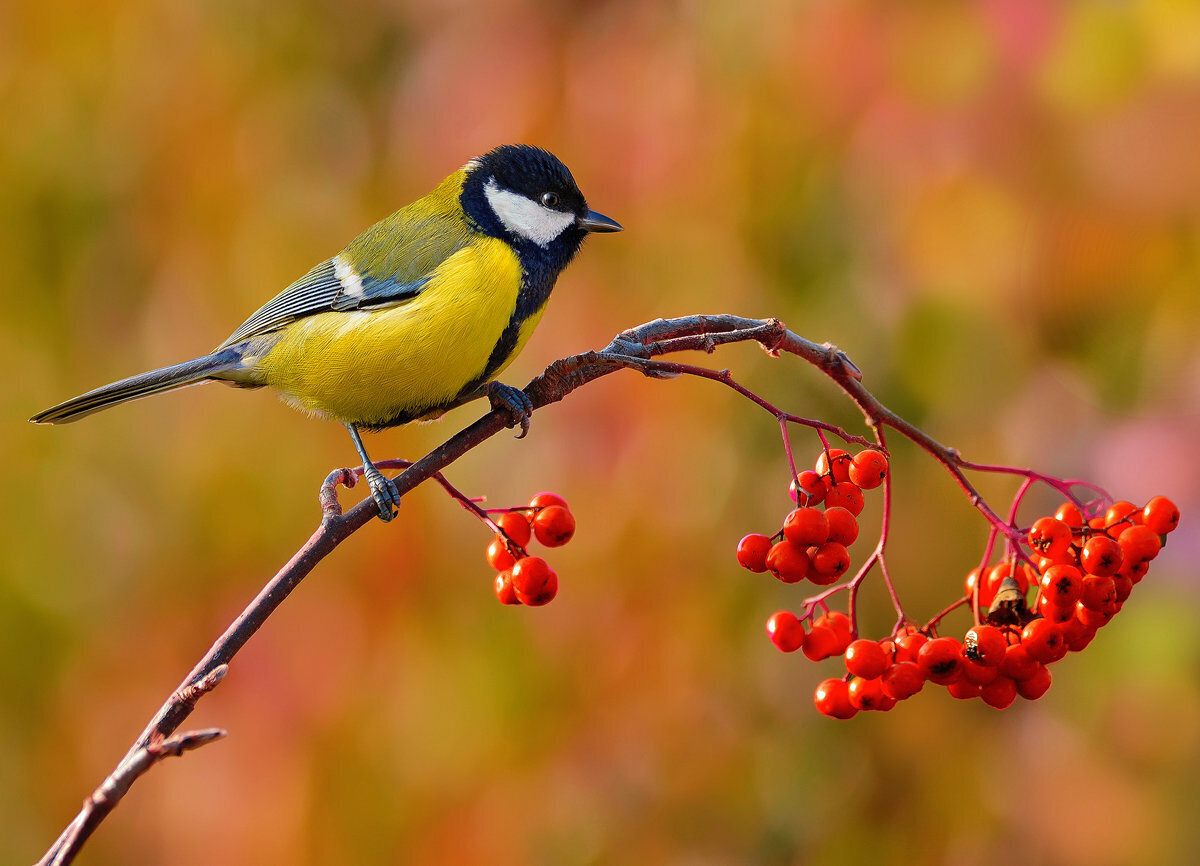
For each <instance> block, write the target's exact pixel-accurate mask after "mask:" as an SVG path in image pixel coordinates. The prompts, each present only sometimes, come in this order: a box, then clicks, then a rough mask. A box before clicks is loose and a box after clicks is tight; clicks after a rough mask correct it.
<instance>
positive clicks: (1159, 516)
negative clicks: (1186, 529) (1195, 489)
mask: <svg viewBox="0 0 1200 866" xmlns="http://www.w3.org/2000/svg"><path fill="white" fill-rule="evenodd" d="M1142 520H1143V521H1144V522H1145V524H1146V526H1147V527H1148V528H1149V529H1150V530H1151V531H1153V532H1155V533H1157V534H1158V535H1166V534H1167V533H1169V532H1171V531H1172V530H1174V529H1175V527H1176V526H1178V525H1179V509H1178V508H1176V507H1175V503H1174V502H1172V501H1171V500H1170V499H1167V497H1165V496H1155V497H1154V498H1153V499H1151V500H1150V501H1149V502H1147V503H1146V507H1145V508H1143V509H1142Z"/></svg>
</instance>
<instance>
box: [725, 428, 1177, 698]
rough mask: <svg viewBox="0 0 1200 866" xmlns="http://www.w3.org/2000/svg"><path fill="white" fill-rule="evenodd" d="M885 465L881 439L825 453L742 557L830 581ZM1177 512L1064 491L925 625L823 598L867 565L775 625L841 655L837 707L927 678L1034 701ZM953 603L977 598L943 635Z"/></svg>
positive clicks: (844, 563)
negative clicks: (1084, 499) (863, 622)
mask: <svg viewBox="0 0 1200 866" xmlns="http://www.w3.org/2000/svg"><path fill="white" fill-rule="evenodd" d="M886 476H887V458H886V457H885V456H884V455H883V454H882V453H881V452H879V451H875V450H873V449H870V450H867V451H863V452H860V453H859V454H857V455H855V456H854V457H853V458H852V457H850V455H849V454H847V453H846V452H844V451H835V450H829V451H826V452H824V453H823V454H822V455H821V457H820V459H819V460H818V461H817V465H816V468H815V471H811V472H804V473H801V474H800V475H799V476H797V478H796V481H795V482H793V485H792V490H793V498H794V499H795V501H796V503H797V506H798V507H797V508H796V509H794V510H793V511H792V512H791V513H790V514H788V516H787V518H786V519H785V520H784V523H783V528H782V529H781V530H780V532H778V533H776V535H774V536H770V537H768V536H765V535H759V534H752V535H747V536H746V537H745V538H743V539H742V540H741V542H740V543H739V544H738V550H737V557H738V562H740V563H741V565H742V566H743V567H745V568H747V569H749V570H750V571H754V572H765V571H770V572H771V573H772V574H774V575H775V577H777V578H779V579H780V580H782V581H783V582H785V583H797V582H799V581H801V580H804V579H805V578H808V579H809V580H810V581H812V582H813V583H815V584H817V585H818V586H826V585H828V584H832V583H834V582H835V581H837V580H838V578H840V577H842V576H843V575H844V574H845V573H846V572H847V570H848V569H849V567H850V556H849V553H848V551H847V547H848V546H849V545H850V544H852V543H853V541H854V539H855V537H856V536H857V534H858V526H857V522H856V520H855V515H857V514H858V513H859V511H860V510H861V509H862V501H863V500H862V492H861V491H862V489H870V488H872V487H875V486H877V485H878V484H880V483H881V482H882V481H883V480H884V478H885V477H886ZM835 494H836V495H835ZM831 497H832V501H831ZM821 505H823V506H824V509H823V510H822V509H821V508H819V507H818V506H821ZM1100 507H1102V506H1100ZM1178 524H1179V510H1178V509H1177V508H1176V507H1175V505H1174V504H1173V503H1172V502H1171V501H1170V500H1169V499H1167V498H1166V497H1163V496H1156V497H1154V498H1153V499H1151V500H1150V501H1149V502H1148V503H1147V504H1146V505H1145V507H1143V508H1140V509H1139V508H1137V507H1136V506H1134V505H1133V504H1132V503H1130V502H1115V503H1113V504H1112V505H1110V506H1109V507H1108V508H1107V509H1105V510H1103V511H1099V510H1098V509H1097V508H1094V507H1084V508H1081V507H1080V506H1078V505H1077V504H1075V503H1074V502H1067V503H1064V504H1063V505H1062V506H1061V507H1060V508H1059V509H1058V511H1057V512H1056V513H1055V514H1054V516H1052V517H1041V518H1039V519H1038V520H1037V521H1035V522H1034V523H1033V525H1032V526H1031V527H1029V529H1028V531H1027V532H1023V533H1017V532H1016V531H1015V530H1014V531H1013V533H1012V537H1010V543H1009V551H1010V555H1009V556H1008V557H1007V558H1006V559H1005V560H1004V561H1002V562H1000V563H998V564H996V565H994V566H992V567H991V568H977V569H975V570H974V571H972V572H971V573H970V574H969V575H968V576H967V579H966V581H965V585H964V589H965V595H964V596H963V597H962V598H961V599H960V600H959V601H958V602H957V603H955V604H953V605H951V606H950V608H948V609H947V611H943V614H939V616H938V617H937V618H935V619H934V620H933V621H931V622H930V623H929V624H928V625H926V626H925V627H923V628H918V627H917V626H916V625H914V624H912V623H911V622H909V621H908V620H907V619H906V617H905V616H904V614H903V612H901V616H900V623H899V624H898V625H897V627H896V629H895V630H894V631H893V633H892V634H891V635H889V636H888V637H885V638H882V639H880V640H872V639H869V638H860V637H858V634H857V624H856V623H855V621H854V620H853V619H852V617H851V616H848V615H847V614H845V613H842V612H840V611H836V610H829V609H828V607H827V605H826V602H825V599H826V598H827V597H828V596H829V595H830V594H831V593H832V592H833V591H834V590H840V589H844V588H847V587H849V588H850V590H851V597H852V598H853V593H854V590H855V588H856V587H857V584H858V582H859V581H860V580H861V577H862V576H863V575H860V576H859V577H858V578H855V579H854V580H852V581H849V582H848V583H844V584H841V585H839V586H838V587H834V588H833V589H830V590H826V591H824V592H822V593H821V594H820V595H818V596H816V597H814V598H813V599H809V600H808V601H807V602H806V604H805V607H804V611H803V613H802V614H801V615H799V616H798V615H796V614H795V613H792V612H791V611H787V610H781V611H779V612H777V613H775V614H773V615H772V616H771V617H770V619H768V620H767V634H768V636H769V637H770V639H771V641H772V642H773V643H774V644H775V645H776V646H777V647H778V648H779V649H780V650H782V651H784V652H795V651H797V650H802V651H803V653H804V655H805V656H807V657H808V658H809V659H811V660H813V661H820V660H822V659H826V658H830V657H833V656H841V657H842V658H843V660H844V663H845V667H846V674H845V676H843V677H840V678H839V677H833V678H830V679H827V680H824V681H823V682H822V683H821V684H820V685H819V686H818V687H817V690H816V693H815V694H814V698H813V700H814V703H815V705H816V708H817V710H819V711H820V712H821V713H823V714H825V715H827V716H832V717H833V718H838V719H848V718H850V717H851V716H853V715H855V714H856V713H858V712H859V711H860V710H890V709H891V708H892V707H894V706H895V705H896V703H897V702H898V701H902V700H904V699H905V698H909V697H912V696H913V695H915V694H916V693H917V692H919V691H921V689H922V688H924V686H925V683H926V682H932V683H934V684H936V685H941V686H945V687H946V689H947V690H948V691H949V692H950V694H951V695H953V696H954V697H956V698H961V699H967V698H980V699H981V700H983V701H984V702H985V703H987V704H988V705H990V706H992V707H996V708H997V709H1003V708H1005V707H1008V706H1009V705H1011V704H1012V703H1013V701H1015V700H1016V698H1017V696H1018V695H1019V696H1021V697H1023V698H1025V699H1027V700H1036V699H1037V698H1040V697H1041V696H1042V695H1043V694H1045V693H1046V691H1047V690H1048V689H1049V688H1050V681H1051V676H1050V670H1049V667H1048V666H1049V665H1051V664H1053V663H1054V662H1056V661H1059V660H1060V659H1062V658H1063V657H1064V656H1066V654H1067V653H1068V652H1078V651H1080V650H1082V649H1084V648H1085V647H1086V646H1087V645H1088V644H1089V643H1090V642H1091V641H1092V639H1093V638H1094V637H1095V635H1096V631H1097V629H1099V628H1101V627H1102V626H1104V625H1105V624H1107V623H1108V622H1109V621H1110V620H1111V619H1112V618H1113V617H1114V616H1115V615H1116V614H1117V613H1118V612H1119V611H1120V610H1121V607H1122V606H1123V605H1124V603H1125V600H1126V599H1127V598H1128V597H1129V595H1130V593H1131V592H1132V590H1133V587H1134V586H1135V585H1137V583H1138V582H1139V581H1141V579H1142V578H1143V577H1144V576H1145V575H1146V572H1147V570H1148V569H1149V565H1150V561H1151V560H1153V559H1154V557H1155V556H1157V555H1158V552H1159V550H1160V549H1161V547H1162V545H1163V543H1164V542H1165V536H1166V535H1167V534H1168V533H1170V532H1171V531H1173V530H1174V529H1175V527H1176V526H1177V525H1178ZM1030 587H1033V588H1034V590H1035V591H1034V597H1033V602H1032V604H1030V603H1029V590H1030ZM897 604H898V602H897ZM957 606H969V608H970V610H971V611H972V612H973V613H974V623H975V624H974V626H973V627H971V628H970V629H968V630H967V632H966V634H965V635H964V636H963V638H962V639H961V640H960V639H958V638H956V637H951V636H939V635H938V633H937V624H938V622H939V621H940V620H941V617H942V616H943V615H944V614H945V613H946V612H948V611H949V610H950V609H953V608H954V607H957ZM821 611H824V612H823V613H820V612H821ZM851 612H852V613H853V604H852V605H851ZM818 613H820V615H819V616H818V615H817V614H818ZM806 623H807V625H808V627H807V628H806Z"/></svg>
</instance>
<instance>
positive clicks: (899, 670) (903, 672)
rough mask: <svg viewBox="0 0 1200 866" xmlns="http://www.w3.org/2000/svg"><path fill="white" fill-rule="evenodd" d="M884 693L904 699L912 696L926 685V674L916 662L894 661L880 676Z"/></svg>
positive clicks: (900, 699)
mask: <svg viewBox="0 0 1200 866" xmlns="http://www.w3.org/2000/svg"><path fill="white" fill-rule="evenodd" d="M879 685H880V687H881V688H882V689H883V693H884V694H885V695H887V696H888V697H889V698H895V699H896V700H898V701H902V700H904V699H905V698H911V697H912V696H913V695H915V694H916V693H917V692H919V691H921V689H922V688H923V687H924V685H925V675H924V674H923V673H921V668H920V667H918V666H917V663H916V662H893V663H892V664H891V665H889V666H888V669H887V670H886V671H884V672H883V676H881V677H880V678H879Z"/></svg>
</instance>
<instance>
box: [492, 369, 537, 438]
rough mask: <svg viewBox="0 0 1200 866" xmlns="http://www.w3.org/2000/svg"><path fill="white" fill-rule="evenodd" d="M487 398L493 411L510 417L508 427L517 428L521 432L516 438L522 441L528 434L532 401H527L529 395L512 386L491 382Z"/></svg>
mask: <svg viewBox="0 0 1200 866" xmlns="http://www.w3.org/2000/svg"><path fill="white" fill-rule="evenodd" d="M487 397H488V402H489V403H491V404H492V408H493V409H500V410H503V411H505V412H507V413H508V414H509V415H510V416H511V417H512V422H511V423H510V424H508V426H509V427H514V426H519V427H520V428H521V432H520V433H518V434H517V438H518V439H524V438H525V434H526V433H528V432H529V415H530V413H531V412H533V401H532V400H530V399H529V395H528V394H526V393H525V392H524V391H522V390H521V389H520V388H514V387H513V386H512V385H505V384H503V383H501V382H491V383H489V384H488V389H487Z"/></svg>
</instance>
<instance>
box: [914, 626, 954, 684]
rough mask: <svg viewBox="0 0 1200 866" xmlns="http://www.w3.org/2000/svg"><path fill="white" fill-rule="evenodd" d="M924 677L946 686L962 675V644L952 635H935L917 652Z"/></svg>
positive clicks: (918, 662)
mask: <svg viewBox="0 0 1200 866" xmlns="http://www.w3.org/2000/svg"><path fill="white" fill-rule="evenodd" d="M917 664H918V665H919V666H920V668H921V673H923V674H925V679H927V680H929V681H930V682H934V683H937V684H938V685H940V686H946V685H949V684H950V683H952V682H954V681H955V680H956V679H958V678H959V677H960V676H962V668H963V658H962V644H960V643H959V642H958V641H957V640H956V639H955V638H952V637H935V638H933V639H932V640H930V641H928V642H926V644H925V645H924V646H922V647H921V649H920V651H919V652H918V653H917Z"/></svg>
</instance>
